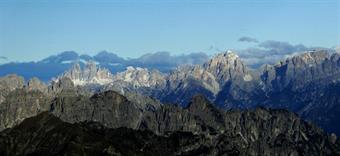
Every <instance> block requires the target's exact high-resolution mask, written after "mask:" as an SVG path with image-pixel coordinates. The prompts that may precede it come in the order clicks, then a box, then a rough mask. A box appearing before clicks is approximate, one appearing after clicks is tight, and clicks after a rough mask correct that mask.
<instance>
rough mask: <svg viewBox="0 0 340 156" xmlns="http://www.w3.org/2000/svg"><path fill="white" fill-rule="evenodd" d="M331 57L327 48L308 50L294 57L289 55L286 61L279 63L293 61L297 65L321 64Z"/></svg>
mask: <svg viewBox="0 0 340 156" xmlns="http://www.w3.org/2000/svg"><path fill="white" fill-rule="evenodd" d="M329 57H330V54H329V52H327V51H326V50H313V51H306V52H304V53H302V54H298V55H295V56H292V57H288V58H287V59H286V60H285V61H281V62H280V64H279V65H284V64H289V63H292V64H294V65H296V66H304V65H309V66H310V65H313V64H320V63H322V62H323V61H325V60H326V59H328V58H329Z"/></svg>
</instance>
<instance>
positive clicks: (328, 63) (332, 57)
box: [261, 50, 340, 90]
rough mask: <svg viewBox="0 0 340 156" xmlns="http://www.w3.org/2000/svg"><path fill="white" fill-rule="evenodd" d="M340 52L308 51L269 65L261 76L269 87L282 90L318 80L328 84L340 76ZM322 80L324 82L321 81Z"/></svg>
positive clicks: (319, 82)
mask: <svg viewBox="0 0 340 156" xmlns="http://www.w3.org/2000/svg"><path fill="white" fill-rule="evenodd" d="M339 60H340V57H339V54H338V53H333V54H330V52H328V51H326V50H317V51H308V52H305V53H302V54H299V55H296V56H293V57H289V58H287V59H286V60H284V61H280V62H279V63H277V64H276V65H274V66H267V68H265V69H264V70H263V74H262V76H261V78H262V80H264V81H265V83H266V86H267V88H269V89H278V90H282V89H284V88H286V87H293V89H297V88H301V87H303V86H304V85H305V84H310V83H313V82H318V83H317V84H318V85H319V86H320V85H326V84H328V83H329V82H332V81H333V80H337V79H338V77H339V76H340V68H339V67H340V64H339V63H338V62H339ZM321 81H322V82H321Z"/></svg>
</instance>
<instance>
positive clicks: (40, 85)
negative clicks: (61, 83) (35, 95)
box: [27, 77, 48, 93]
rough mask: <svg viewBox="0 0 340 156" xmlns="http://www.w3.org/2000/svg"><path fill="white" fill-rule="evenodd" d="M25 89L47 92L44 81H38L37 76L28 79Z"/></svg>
mask: <svg viewBox="0 0 340 156" xmlns="http://www.w3.org/2000/svg"><path fill="white" fill-rule="evenodd" d="M27 89H28V90H30V91H32V90H37V91H40V92H42V93H47V91H48V86H47V85H46V84H45V83H44V82H42V81H40V80H39V79H38V78H36V77H33V78H32V79H30V80H28V82H27Z"/></svg>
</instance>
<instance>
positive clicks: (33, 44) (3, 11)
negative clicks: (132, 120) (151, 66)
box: [0, 0, 340, 61]
mask: <svg viewBox="0 0 340 156" xmlns="http://www.w3.org/2000/svg"><path fill="white" fill-rule="evenodd" d="M241 38H243V39H244V38H251V39H253V40H250V41H249V42H247V41H243V42H240V39H241ZM268 40H276V41H284V42H289V43H291V44H294V45H297V44H303V45H305V46H307V47H310V46H322V47H334V46H336V45H339V44H340V2H339V1H338V0H276V1H273V0H257V1H256V0H229V1H218V0H196V1H192V0H171V1H165V0H163V1H161V0H159V1H152V0H125V1H118V0H112V1H104V0H97V1H88V0H85V1H80V0H79V1H78V0H68V1H64V0H58V1H52V0H50V1H47V0H44V1H42V0H34V1H33V0H25V1H24V0H0V57H2V58H6V59H9V60H11V61H34V60H39V59H42V58H45V57H47V56H50V55H53V54H57V53H60V52H62V51H69V50H74V51H76V52H78V53H80V54H89V55H94V54H96V53H97V52H99V51H102V50H107V51H110V52H113V53H116V54H118V55H119V56H122V57H125V58H136V57H139V56H141V55H143V54H146V53H153V52H158V51H168V52H170V53H171V54H173V55H179V54H183V53H184V54H187V53H192V52H206V53H207V54H209V55H212V54H213V53H216V52H218V51H220V50H226V49H242V48H243V49H244V48H247V47H252V46H257V45H256V42H254V41H257V42H263V41H268Z"/></svg>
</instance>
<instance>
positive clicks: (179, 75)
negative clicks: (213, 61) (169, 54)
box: [168, 65, 220, 94]
mask: <svg viewBox="0 0 340 156" xmlns="http://www.w3.org/2000/svg"><path fill="white" fill-rule="evenodd" d="M193 81H199V82H200V84H201V85H202V86H203V87H204V88H207V89H208V90H210V91H211V92H213V93H214V94H217V92H218V91H219V90H220V86H219V84H218V82H217V80H216V78H215V76H214V75H213V74H212V73H210V72H209V71H207V70H205V69H204V68H203V67H202V66H200V65H195V66H189V65H184V66H180V67H178V68H177V69H176V70H174V71H172V72H171V74H170V75H169V77H168V83H169V84H170V86H171V87H172V88H170V89H175V88H177V87H178V86H179V85H183V86H182V87H184V88H186V87H191V86H190V83H191V82H193Z"/></svg>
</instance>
